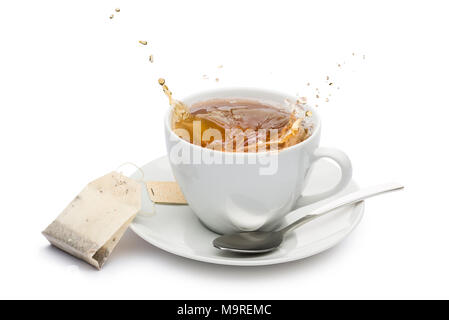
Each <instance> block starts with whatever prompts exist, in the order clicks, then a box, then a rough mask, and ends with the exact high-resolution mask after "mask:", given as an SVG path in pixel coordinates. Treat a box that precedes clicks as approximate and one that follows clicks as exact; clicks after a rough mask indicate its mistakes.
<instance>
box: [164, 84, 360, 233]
mask: <svg viewBox="0 0 449 320" xmlns="http://www.w3.org/2000/svg"><path fill="white" fill-rule="evenodd" d="M213 98H248V99H255V100H259V101H263V102H268V103H275V104H281V105H282V104H283V103H284V101H285V99H286V98H287V99H291V100H292V101H294V100H295V98H294V97H292V96H289V95H286V94H282V93H278V92H274V91H271V90H261V89H249V88H231V89H218V90H210V91H203V92H200V93H198V94H194V95H191V96H189V97H186V98H184V99H182V101H183V102H185V103H186V104H187V105H191V104H193V103H196V102H199V101H204V100H209V99H213ZM171 117H172V111H171V110H170V111H169V112H168V113H167V115H166V118H165V136H166V144H167V151H168V158H169V161H170V164H171V167H172V170H173V174H174V176H175V178H176V180H177V182H178V183H179V186H180V187H181V190H182V192H183V193H184V196H185V198H186V200H187V202H188V203H189V205H190V207H191V208H192V210H193V211H194V212H195V214H196V215H197V216H198V218H199V219H200V220H201V221H202V223H203V224H204V225H206V226H207V227H208V228H210V229H211V230H213V231H215V232H217V233H221V234H226V233H233V232H239V231H253V230H259V229H262V230H272V229H274V228H276V227H277V226H278V225H279V223H280V222H281V221H282V218H283V217H284V216H285V215H286V214H287V213H288V212H289V211H290V210H292V209H293V208H295V206H296V205H297V203H298V200H300V203H301V205H304V204H309V203H312V202H315V201H318V200H321V199H324V198H327V197H329V196H331V195H333V194H335V193H337V192H339V191H341V190H342V189H343V188H345V187H346V185H347V184H348V183H349V181H350V180H351V176H352V167H351V161H350V160H349V158H348V157H347V156H346V154H345V153H343V152H342V151H340V150H337V149H330V148H322V147H319V142H320V131H321V122H320V117H319V115H318V113H317V111H316V110H315V109H314V110H313V111H312V121H313V133H312V135H311V136H310V137H309V138H308V139H307V140H305V141H303V142H301V143H299V144H296V145H294V146H291V147H288V148H286V149H283V150H280V151H275V152H269V151H268V152H258V153H240V152H222V151H216V150H211V149H207V148H202V147H200V146H197V145H194V144H191V143H189V142H187V141H185V140H183V139H181V138H180V137H178V136H177V135H176V134H175V133H174V132H173V130H172V128H171ZM320 158H330V159H332V160H334V161H335V162H336V163H337V164H338V165H339V166H340V168H341V178H340V181H339V182H338V184H337V185H336V186H334V187H333V188H331V189H330V190H329V191H326V192H323V193H320V194H316V195H311V196H302V192H303V190H304V187H305V186H306V182H307V177H308V173H309V171H310V168H311V165H312V164H313V163H314V162H315V161H317V160H318V159H320Z"/></svg>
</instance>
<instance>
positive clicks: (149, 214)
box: [115, 162, 156, 216]
mask: <svg viewBox="0 0 449 320" xmlns="http://www.w3.org/2000/svg"><path fill="white" fill-rule="evenodd" d="M126 165H130V166H133V167H135V168H137V170H139V172H140V175H141V178H140V179H138V180H136V179H134V180H135V181H137V182H139V183H141V184H143V185H144V188H145V189H146V186H145V172H144V171H143V169H142V168H141V167H139V166H138V165H136V164H135V163H132V162H124V163H122V164H121V165H119V166H118V167H117V169H115V171H117V172H119V173H120V174H123V173H121V172H120V171H119V170H120V168H122V167H124V166H126ZM150 203H151V208H152V210H151V212H144V211H143V210H142V208H140V213H141V214H143V215H146V216H151V215H153V214H154V212H155V210H156V207H155V205H154V202H153V201H151V200H150Z"/></svg>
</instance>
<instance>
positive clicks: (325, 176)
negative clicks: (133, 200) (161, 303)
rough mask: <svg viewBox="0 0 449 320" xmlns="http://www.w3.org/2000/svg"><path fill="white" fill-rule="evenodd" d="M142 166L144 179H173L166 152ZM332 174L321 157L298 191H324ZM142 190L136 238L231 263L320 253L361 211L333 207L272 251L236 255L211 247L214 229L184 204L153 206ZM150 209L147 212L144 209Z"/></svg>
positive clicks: (255, 262) (334, 172)
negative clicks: (206, 225)
mask: <svg viewBox="0 0 449 320" xmlns="http://www.w3.org/2000/svg"><path fill="white" fill-rule="evenodd" d="M142 169H143V171H144V172H145V180H158V181H173V180H174V177H173V175H172V172H171V169H170V165H169V163H168V160H167V157H162V158H159V159H156V160H154V161H151V162H150V163H148V164H147V165H145V166H144V167H142ZM140 175H141V173H139V172H136V173H134V174H133V175H132V178H135V179H139V178H140ZM338 178H339V169H338V168H337V167H336V166H334V165H333V164H332V163H331V162H328V161H326V160H321V161H319V162H318V163H316V165H315V166H314V168H312V174H311V175H310V180H309V184H308V186H307V188H306V190H305V192H304V194H308V193H311V194H313V193H317V192H321V191H325V190H327V189H329V188H330V187H331V186H332V185H334V184H335V183H337V181H338ZM358 189H359V187H358V186H357V184H356V183H355V182H354V181H351V183H350V185H349V186H348V187H347V188H346V189H345V190H344V191H343V192H341V193H340V195H341V194H345V193H349V192H352V191H355V190H358ZM142 192H143V196H142V213H139V214H138V215H137V217H136V218H135V219H134V221H133V223H132V224H131V229H132V230H133V231H134V232H135V233H136V234H137V235H139V236H140V237H141V238H142V239H144V240H146V241H147V242H149V243H151V244H152V245H154V246H156V247H159V248H160V249H162V250H165V251H167V252H170V253H173V254H176V255H179V256H182V257H186V258H190V259H193V260H198V261H203V262H208V263H216V264H225V265H235V266H261V265H269V264H278V263H284V262H289V261H294V260H299V259H303V258H306V257H310V256H312V255H315V254H317V253H320V252H322V251H324V250H327V249H329V248H331V247H333V246H335V245H336V244H337V243H339V242H340V241H342V240H343V239H344V238H345V237H346V236H347V235H348V234H349V233H351V231H352V230H353V229H354V228H355V227H356V226H357V225H358V223H359V222H360V220H361V218H362V216H363V211H364V203H359V204H357V205H352V206H347V207H344V208H342V209H339V210H335V212H333V213H331V214H329V215H326V216H324V217H321V218H319V219H317V220H315V221H312V222H310V223H309V224H307V225H304V226H303V227H300V228H298V229H297V230H295V231H294V232H292V233H291V234H290V235H288V236H287V237H286V239H285V241H284V243H283V245H282V247H281V248H280V249H278V250H276V251H273V252H271V253H266V254H259V255H242V254H235V253H230V252H224V251H220V250H218V249H216V248H214V247H213V246H212V241H213V240H214V239H215V238H216V237H217V236H218V235H217V234H216V233H214V232H212V231H210V230H208V229H207V228H206V227H204V226H203V225H202V224H201V223H200V221H199V220H198V219H197V218H196V216H195V214H194V213H193V211H192V210H191V209H190V207H189V206H187V205H155V206H153V205H152V203H151V200H150V198H149V197H148V193H147V191H146V189H142ZM336 196H339V195H336ZM325 201H328V200H323V201H322V202H321V203H324V202H325ZM318 205H319V204H318ZM313 206H316V204H313V205H310V206H308V207H305V208H304V209H302V210H301V213H299V214H297V215H295V216H293V215H289V216H287V218H286V222H287V223H289V222H291V221H293V220H296V219H297V218H299V217H301V216H303V215H305V214H306V213H307V212H308V211H309V210H310V209H312V208H313ZM153 211H154V213H153V214H151V215H148V214H147V213H148V212H153ZM144 212H145V214H144Z"/></svg>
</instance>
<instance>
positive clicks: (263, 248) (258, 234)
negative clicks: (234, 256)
mask: <svg viewBox="0 0 449 320" xmlns="http://www.w3.org/2000/svg"><path fill="white" fill-rule="evenodd" d="M283 240H284V234H283V233H282V232H263V231H255V232H240V233H234V234H228V235H224V236H221V237H218V238H216V239H215V240H214V241H213V245H214V247H215V248H217V249H221V250H227V251H232V252H240V253H264V252H269V251H272V250H275V249H277V248H278V247H279V246H280V245H281V243H282V241H283Z"/></svg>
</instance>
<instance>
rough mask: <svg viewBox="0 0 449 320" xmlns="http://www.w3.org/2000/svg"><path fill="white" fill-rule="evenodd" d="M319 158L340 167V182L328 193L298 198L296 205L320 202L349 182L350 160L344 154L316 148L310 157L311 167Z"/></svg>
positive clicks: (333, 150)
mask: <svg viewBox="0 0 449 320" xmlns="http://www.w3.org/2000/svg"><path fill="white" fill-rule="evenodd" d="M321 158H329V159H331V160H333V161H335V162H336V163H337V164H338V166H339V167H340V172H341V177H340V181H339V182H338V183H337V185H336V186H335V187H333V188H332V189H330V190H328V191H324V192H322V193H318V194H313V195H309V196H303V197H300V199H299V201H298V204H299V205H300V206H305V205H308V204H311V203H314V202H317V201H320V200H323V199H325V198H328V197H330V196H332V195H334V194H336V193H338V192H340V191H341V190H343V189H344V188H345V187H346V186H347V185H348V184H349V182H350V181H351V178H352V165H351V160H349V158H348V156H347V155H346V153H344V152H343V151H340V150H338V149H333V148H317V149H316V150H315V151H314V153H313V156H312V159H311V162H312V165H313V163H314V162H316V161H317V160H319V159H321Z"/></svg>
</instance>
